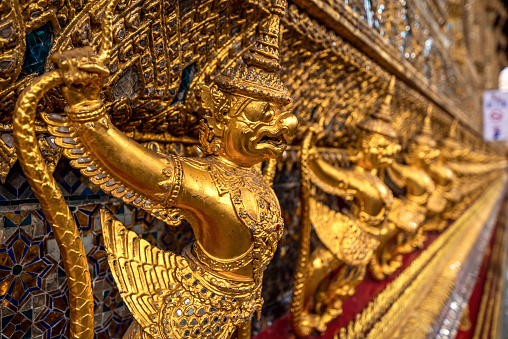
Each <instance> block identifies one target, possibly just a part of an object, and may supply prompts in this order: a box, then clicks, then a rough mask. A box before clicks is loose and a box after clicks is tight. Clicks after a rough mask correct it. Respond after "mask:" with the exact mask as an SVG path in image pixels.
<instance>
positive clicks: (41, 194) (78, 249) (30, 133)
mask: <svg viewBox="0 0 508 339" xmlns="http://www.w3.org/2000/svg"><path fill="white" fill-rule="evenodd" d="M61 83H62V78H61V76H60V72H56V71H55V72H50V73H47V74H44V75H43V76H41V77H39V78H37V79H35V80H34V82H33V83H32V84H31V85H30V86H28V87H27V88H26V89H25V90H24V91H23V93H22V94H21V96H20V97H19V100H18V102H17V103H16V108H15V109H14V117H13V121H12V124H13V131H14V133H13V136H14V143H15V146H16V150H17V152H18V160H19V163H20V164H21V167H22V168H23V172H24V173H25V175H26V178H27V180H28V182H29V183H30V186H32V189H33V191H34V193H35V196H36V197H37V199H38V200H39V202H40V204H41V208H42V211H43V212H44V216H45V217H46V219H47V220H48V222H49V224H50V225H51V229H52V230H53V233H54V235H55V239H56V241H57V243H58V247H59V248H60V254H61V255H62V260H63V263H64V269H65V273H66V275H67V284H68V286H69V304H70V308H71V313H70V317H71V325H70V331H71V337H72V338H83V339H93V336H94V332H93V327H94V326H93V323H94V322H93V316H94V310H93V295H92V283H91V279H90V272H89V271H88V262H87V259H86V253H85V248H84V246H83V242H82V241H81V237H80V235H79V231H78V227H77V226H76V223H75V222H74V218H73V216H72V214H71V212H70V210H69V207H68V206H67V204H66V203H65V200H64V197H63V196H62V192H61V191H60V189H59V188H58V185H57V183H56V181H55V179H54V178H53V176H52V175H51V174H50V172H49V171H48V168H47V166H46V163H45V162H44V159H43V157H42V155H41V153H40V151H39V148H38V145H37V138H36V136H35V114H36V110H37V104H38V102H39V100H40V99H41V98H42V96H43V95H44V93H45V92H46V91H47V90H48V89H49V88H51V87H54V86H57V85H60V84H61Z"/></svg>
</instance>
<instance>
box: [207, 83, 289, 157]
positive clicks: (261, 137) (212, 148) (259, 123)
mask: <svg viewBox="0 0 508 339" xmlns="http://www.w3.org/2000/svg"><path fill="white" fill-rule="evenodd" d="M202 90H203V92H202V98H203V103H204V106H205V107H206V108H209V109H210V111H211V112H210V114H209V115H207V116H206V120H207V122H208V124H207V125H205V124H203V125H202V130H201V137H200V140H201V144H202V147H203V149H205V151H208V152H209V153H213V154H216V155H219V156H222V157H223V158H225V159H227V160H229V161H231V162H233V163H235V164H237V165H240V166H245V167H250V166H252V165H255V164H257V163H260V162H262V161H264V160H269V159H276V158H278V157H279V156H280V155H281V154H282V152H284V150H285V149H286V148H287V145H288V144H290V143H291V141H292V140H293V137H294V134H295V132H296V125H297V122H298V121H297V119H296V117H295V116H294V115H293V114H292V113H291V112H290V111H284V110H283V108H282V107H281V106H280V105H279V104H277V103H273V102H269V101H266V100H260V99H255V98H250V97H247V96H243V95H239V94H225V93H223V92H222V91H221V90H219V89H218V88H217V87H212V88H208V87H205V86H203V87H202Z"/></svg>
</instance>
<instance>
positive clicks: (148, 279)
mask: <svg viewBox="0 0 508 339" xmlns="http://www.w3.org/2000/svg"><path fill="white" fill-rule="evenodd" d="M100 212H101V224H102V234H103V236H104V246H105V247H106V252H107V253H108V263H109V267H110V268H111V273H112V275H113V278H114V280H115V282H116V285H117V286H118V289H119V291H120V294H121V296H122V299H123V300H124V301H125V304H126V305H127V307H128V308H129V310H130V311H131V313H132V315H133V317H134V319H135V320H136V321H137V322H138V324H139V325H140V327H141V328H143V329H145V331H146V330H153V329H154V328H155V327H154V326H155V325H156V320H155V319H158V318H159V314H158V310H157V305H159V304H161V300H159V299H160V298H162V297H161V296H160V293H158V291H167V290H169V286H168V284H170V283H171V282H172V281H173V280H174V279H172V276H171V275H170V268H172V267H174V266H176V264H175V262H174V260H172V259H174V258H171V255H173V256H174V254H171V253H169V252H164V251H162V250H161V249H159V248H157V247H155V246H152V245H151V244H150V243H149V242H148V241H146V240H144V239H141V238H139V237H138V235H137V234H136V233H135V232H132V231H129V230H127V229H126V228H125V226H124V225H123V224H122V223H121V222H120V221H118V220H116V219H115V218H114V217H113V215H112V214H111V213H110V212H109V211H108V210H106V209H102V210H101V211H100ZM168 266H170V267H168Z"/></svg>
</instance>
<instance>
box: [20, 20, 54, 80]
mask: <svg viewBox="0 0 508 339" xmlns="http://www.w3.org/2000/svg"><path fill="white" fill-rule="evenodd" d="M25 39H26V50H25V59H24V61H23V66H22V74H23V75H28V74H32V73H38V74H42V72H44V64H45V63H46V59H47V58H48V56H49V50H50V48H51V43H52V42H53V32H52V31H51V25H50V23H47V24H45V25H43V26H41V27H39V28H37V29H35V30H33V31H31V32H30V33H28V34H27V35H26V38H25Z"/></svg>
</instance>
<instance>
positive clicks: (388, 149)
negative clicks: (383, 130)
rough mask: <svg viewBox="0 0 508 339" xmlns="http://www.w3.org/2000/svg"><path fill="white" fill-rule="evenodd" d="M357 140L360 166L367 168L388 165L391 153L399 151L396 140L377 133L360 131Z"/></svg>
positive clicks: (376, 168)
mask: <svg viewBox="0 0 508 339" xmlns="http://www.w3.org/2000/svg"><path fill="white" fill-rule="evenodd" d="M358 142H359V149H360V150H361V153H362V161H361V162H362V167H364V168H365V169H367V170H378V169H382V168H384V167H386V166H388V165H390V164H391V162H392V161H393V160H392V157H393V155H395V154H396V153H397V152H399V151H400V145H399V144H398V143H397V140H395V139H393V138H390V137H388V136H385V135H382V134H379V133H374V132H369V131H362V132H361V133H360V136H359V140H358Z"/></svg>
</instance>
